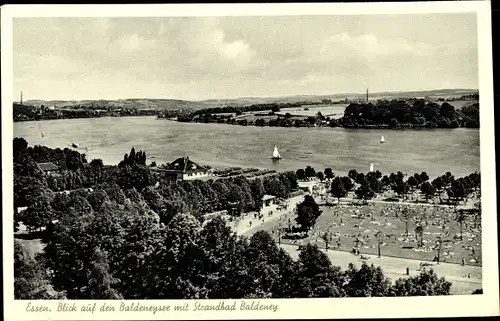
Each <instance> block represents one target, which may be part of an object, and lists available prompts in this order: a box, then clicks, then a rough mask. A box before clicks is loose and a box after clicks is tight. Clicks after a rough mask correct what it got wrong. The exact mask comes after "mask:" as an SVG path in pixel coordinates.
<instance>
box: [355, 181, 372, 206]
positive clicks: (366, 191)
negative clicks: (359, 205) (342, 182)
mask: <svg viewBox="0 0 500 321" xmlns="http://www.w3.org/2000/svg"><path fill="white" fill-rule="evenodd" d="M355 193H356V196H357V197H358V198H360V199H362V200H363V201H364V202H365V203H366V201H367V200H369V199H372V198H373V197H374V196H375V193H374V192H373V190H372V189H371V187H370V184H369V183H368V181H364V182H362V183H361V186H359V187H358V188H357V189H356V191H355Z"/></svg>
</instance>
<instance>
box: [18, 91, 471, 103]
mask: <svg viewBox="0 0 500 321" xmlns="http://www.w3.org/2000/svg"><path fill="white" fill-rule="evenodd" d="M368 89H369V88H368ZM445 90H468V91H478V92H479V88H438V89H419V90H395V91H390V90H385V91H376V92H371V93H370V95H380V94H398V93H418V92H425V91H445ZM22 92H23V94H24V90H22ZM337 95H362V96H364V95H366V92H362V93H359V92H339V93H334V94H304V93H303V94H293V95H271V96H239V97H232V98H206V99H180V98H151V97H140V98H138V97H129V98H114V99H103V98H99V99H38V98H35V99H28V100H24V99H23V101H24V102H29V101H63V102H68V101H86V100H88V101H101V100H104V101H117V100H140V99H147V100H179V101H186V102H204V101H211V100H238V99H258V98H261V99H266V98H267V99H270V98H274V99H278V98H293V97H300V96H337Z"/></svg>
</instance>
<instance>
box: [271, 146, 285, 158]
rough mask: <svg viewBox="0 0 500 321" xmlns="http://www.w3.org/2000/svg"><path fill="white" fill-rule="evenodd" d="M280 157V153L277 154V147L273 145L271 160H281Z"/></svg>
mask: <svg viewBox="0 0 500 321" xmlns="http://www.w3.org/2000/svg"><path fill="white" fill-rule="evenodd" d="M281 158H282V157H281V155H280V153H279V152H278V147H277V146H276V145H274V151H273V157H271V159H275V160H276V159H281Z"/></svg>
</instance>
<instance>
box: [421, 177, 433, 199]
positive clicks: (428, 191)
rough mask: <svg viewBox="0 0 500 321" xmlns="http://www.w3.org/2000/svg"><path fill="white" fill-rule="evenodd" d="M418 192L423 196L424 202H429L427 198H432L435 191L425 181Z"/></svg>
mask: <svg viewBox="0 0 500 321" xmlns="http://www.w3.org/2000/svg"><path fill="white" fill-rule="evenodd" d="M420 190H421V191H422V193H423V194H424V195H425V199H426V200H429V198H430V197H431V196H434V194H435V193H436V189H435V188H434V186H433V185H432V184H431V183H429V182H427V181H426V182H423V183H422V185H420Z"/></svg>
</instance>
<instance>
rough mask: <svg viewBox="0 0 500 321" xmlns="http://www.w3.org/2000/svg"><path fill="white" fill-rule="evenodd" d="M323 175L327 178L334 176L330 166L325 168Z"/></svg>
mask: <svg viewBox="0 0 500 321" xmlns="http://www.w3.org/2000/svg"><path fill="white" fill-rule="evenodd" d="M325 177H326V178H327V179H333V178H334V177H335V174H334V173H333V170H332V169H331V168H329V167H328V168H325Z"/></svg>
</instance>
